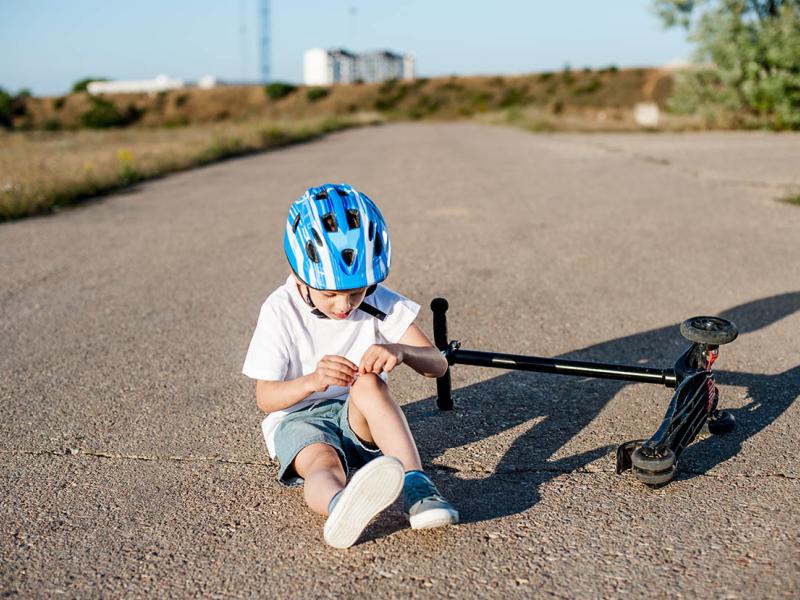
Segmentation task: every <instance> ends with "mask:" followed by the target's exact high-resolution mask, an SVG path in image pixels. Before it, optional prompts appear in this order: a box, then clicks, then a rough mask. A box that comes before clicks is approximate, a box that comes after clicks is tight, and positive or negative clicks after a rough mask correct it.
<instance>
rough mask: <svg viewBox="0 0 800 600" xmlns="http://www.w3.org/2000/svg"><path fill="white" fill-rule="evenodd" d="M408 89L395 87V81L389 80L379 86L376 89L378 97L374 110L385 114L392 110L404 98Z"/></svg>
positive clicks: (402, 86) (403, 86)
mask: <svg viewBox="0 0 800 600" xmlns="http://www.w3.org/2000/svg"><path fill="white" fill-rule="evenodd" d="M408 90H409V87H408V86H405V85H402V84H401V85H397V80H396V79H390V80H388V81H385V82H384V83H383V84H381V86H380V88H378V93H379V94H380V96H379V97H378V99H377V100H375V105H374V106H375V110H378V111H381V112H386V111H390V110H394V109H395V108H397V105H398V104H399V103H400V101H401V100H402V99H403V98H405V97H406V94H407V93H408Z"/></svg>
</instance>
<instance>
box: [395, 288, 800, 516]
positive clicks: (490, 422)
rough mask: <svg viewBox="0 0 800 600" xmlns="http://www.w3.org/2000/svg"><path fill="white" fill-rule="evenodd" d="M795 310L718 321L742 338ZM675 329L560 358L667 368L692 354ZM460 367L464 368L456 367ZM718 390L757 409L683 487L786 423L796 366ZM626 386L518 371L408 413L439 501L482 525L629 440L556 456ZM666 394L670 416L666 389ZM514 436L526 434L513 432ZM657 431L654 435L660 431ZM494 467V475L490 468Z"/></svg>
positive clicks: (799, 300) (771, 305) (748, 308)
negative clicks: (729, 390)
mask: <svg viewBox="0 0 800 600" xmlns="http://www.w3.org/2000/svg"><path fill="white" fill-rule="evenodd" d="M798 310H800V292H791V293H785V294H780V295H776V296H771V297H768V298H764V299H761V300H756V301H753V302H748V303H746V304H742V305H739V306H736V307H733V308H731V309H729V310H726V311H724V312H723V313H722V314H721V315H720V316H722V317H725V318H727V319H730V320H732V321H733V322H734V323H736V324H737V326H738V327H739V331H740V334H744V335H746V334H747V333H750V332H753V331H758V330H759V329H762V328H764V327H766V326H768V325H771V324H773V323H775V322H776V321H779V320H780V319H783V318H785V317H787V316H789V315H791V314H793V313H795V312H797V311H798ZM678 325H679V324H678V323H675V324H674V325H670V326H667V327H661V328H658V329H653V330H650V331H646V332H643V333H638V334H635V335H631V336H626V337H622V338H618V339H615V340H611V341H608V342H603V343H601V344H596V345H594V346H590V347H588V348H583V349H580V350H576V351H574V352H569V353H567V354H563V355H561V357H562V358H570V359H575V360H592V361H602V362H618V363H629V364H642V365H649V366H655V367H662V368H663V367H668V366H671V365H672V362H673V361H674V360H675V359H676V358H677V356H678V355H679V354H680V353H681V352H682V351H683V350H684V349H685V348H686V347H687V342H686V340H684V339H683V338H682V337H681V336H680V334H679V327H678ZM461 368H465V367H463V366H460V365H456V366H455V367H454V369H456V370H457V369H461ZM718 381H719V382H720V384H721V385H734V386H744V387H746V388H747V390H748V392H749V395H750V398H751V399H752V402H751V403H750V404H749V405H747V406H745V407H743V408H740V409H735V410H733V411H732V412H734V415H735V416H736V418H737V427H736V428H735V429H734V431H733V432H731V433H729V434H726V435H724V436H711V437H709V438H706V439H703V440H700V441H699V442H696V443H695V444H693V445H691V446H690V447H689V448H688V449H687V450H686V452H685V454H684V455H683V457H686V461H683V460H682V462H686V463H689V464H691V469H690V471H689V473H683V474H681V478H682V479H686V478H687V477H693V476H697V475H698V474H702V473H705V472H707V471H708V470H709V469H711V468H712V467H713V466H714V465H716V464H719V463H720V462H722V461H725V460H727V459H729V458H731V457H732V456H734V455H736V454H737V453H738V452H739V451H740V450H741V448H742V446H743V444H744V442H745V441H746V440H747V439H749V438H750V437H752V436H753V435H755V434H756V433H758V432H759V431H761V430H762V429H764V428H765V427H767V426H768V425H769V424H770V423H771V422H772V421H773V420H775V419H776V418H777V417H778V416H780V415H781V414H783V412H785V411H786V409H787V408H788V407H789V406H790V405H791V404H792V402H793V401H794V400H795V399H797V397H798V390H800V365H798V366H797V367H794V368H791V369H789V370H787V371H785V372H784V373H781V374H778V375H759V374H751V373H737V372H728V371H721V372H719V373H718ZM455 382H457V379H456V380H455V381H454V383H455ZM626 385H629V384H628V383H627V382H618V381H610V380H588V381H587V380H583V379H580V378H572V377H564V376H556V375H547V374H538V373H525V372H519V371H513V372H508V373H506V374H503V375H501V376H499V377H495V378H493V379H491V380H488V381H484V382H481V383H478V384H475V385H471V386H467V387H464V388H460V389H456V390H455V391H454V400H455V408H454V410H453V411H448V412H440V411H439V410H438V409H437V408H436V402H435V398H434V397H430V398H426V399H424V400H420V401H417V402H414V403H412V404H410V405H406V406H404V411H405V413H406V417H407V419H408V421H409V424H410V426H411V429H412V431H413V432H414V436H415V439H416V440H417V445H418V447H419V450H420V455H421V456H422V459H423V463H424V464H425V465H426V468H427V469H429V470H431V471H432V475H433V479H434V480H435V481H436V483H437V485H438V486H439V488H440V490H441V491H442V493H443V494H444V495H445V496H447V497H448V498H452V499H453V501H454V503H455V504H457V505H458V509H459V511H460V513H461V521H462V522H479V521H486V520H491V519H495V518H498V517H503V516H507V515H513V514H517V513H520V512H522V511H524V510H527V509H528V508H530V507H532V506H534V505H535V504H536V503H537V502H538V501H539V499H540V491H539V490H540V487H541V485H542V484H544V483H546V482H548V481H550V480H552V479H554V478H556V477H558V476H559V475H562V474H564V473H569V472H575V471H579V470H581V469H584V468H585V467H586V466H587V465H588V464H589V463H591V462H593V461H595V460H596V459H598V458H601V457H603V456H608V455H609V453H611V452H612V451H613V449H614V448H615V447H616V445H617V444H619V443H621V442H623V441H626V440H609V442H613V443H609V444H607V445H601V446H598V447H596V448H594V449H592V450H588V451H584V452H582V453H578V454H573V455H570V456H559V455H561V454H563V450H562V449H563V448H564V447H565V446H567V445H568V443H569V442H570V440H572V439H573V438H574V437H575V436H577V435H578V434H579V433H581V432H582V431H583V430H584V429H585V428H586V427H587V425H589V423H590V422H591V421H592V420H593V419H595V418H596V417H597V416H598V414H599V413H600V411H601V410H603V408H604V407H605V406H606V404H608V402H609V401H610V400H611V399H612V398H614V396H615V395H616V394H617V393H619V391H620V390H621V389H622V388H623V387H624V386H626ZM664 392H665V397H664V404H663V407H664V409H666V406H667V403H668V400H669V395H670V390H666V389H665V390H664ZM724 402H725V401H724V396H723V398H722V399H721V405H720V406H721V408H725V404H724ZM659 420H660V419H659ZM655 425H656V426H657V423H656V424H655ZM648 427H649V425H648ZM515 428H519V429H520V430H521V431H522V432H521V434H517V432H516V431H514V432H511V430H512V429H515ZM652 429H653V431H655V427H653V428H652ZM653 431H649V430H647V431H644V430H643V431H642V432H641V435H642V437H647V436H649V435H650V434H652V433H653ZM495 435H497V436H498V442H506V440H507V439H508V438H513V440H512V441H511V442H510V445H509V447H508V449H507V450H506V451H505V452H502V450H500V451H499V453H497V454H493V451H492V450H491V447H492V446H493V445H488V446H487V445H486V444H478V442H480V441H482V440H486V439H487V438H489V437H491V436H495ZM514 435H517V437H514ZM470 445H473V446H472V447H471V448H462V447H464V446H470ZM498 445H500V446H502V443H501V444H498ZM452 449H461V450H452ZM451 451H452V452H455V454H451V457H452V456H456V457H457V463H458V465H459V467H458V468H457V469H456V468H452V467H448V466H446V462H447V460H446V458H447V454H448V453H449V452H451ZM554 457H557V458H554ZM683 457H682V459H683ZM491 463H494V464H495V465H496V466H494V468H493V469H490V468H487V467H486V465H487V464H491ZM612 468H613V467H612Z"/></svg>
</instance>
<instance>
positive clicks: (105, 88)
mask: <svg viewBox="0 0 800 600" xmlns="http://www.w3.org/2000/svg"><path fill="white" fill-rule="evenodd" d="M184 86H185V84H184V82H183V81H180V80H179V79H170V78H169V77H167V76H166V75H159V76H157V77H156V78H155V79H140V80H132V81H92V82H91V83H89V85H88V86H86V90H87V91H88V92H89V93H90V94H92V95H95V94H136V93H148V94H156V93H158V92H165V91H167V90H179V89H181V88H182V87H184Z"/></svg>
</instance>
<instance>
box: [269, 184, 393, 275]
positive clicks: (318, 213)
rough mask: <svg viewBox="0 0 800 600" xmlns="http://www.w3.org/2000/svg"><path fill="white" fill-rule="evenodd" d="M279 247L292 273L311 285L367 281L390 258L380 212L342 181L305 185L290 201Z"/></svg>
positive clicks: (379, 272)
mask: <svg viewBox="0 0 800 600" xmlns="http://www.w3.org/2000/svg"><path fill="white" fill-rule="evenodd" d="M283 249H284V251H285V252H286V258H288V259H289V264H290V265H291V267H292V270H293V271H294V272H295V275H297V276H298V277H299V278H300V280H301V281H302V282H303V283H305V284H306V285H308V286H309V287H312V288H314V289H317V290H352V289H357V288H362V287H370V286H373V285H375V284H377V283H380V282H381V281H383V280H384V279H386V277H388V276H389V267H390V265H391V263H392V245H391V242H390V241H389V232H388V231H387V229H386V223H385V222H384V220H383V215H381V211H379V210H378V207H377V206H375V203H374V202H372V200H370V199H369V198H368V197H367V196H366V195H364V194H362V193H361V192H359V191H358V190H356V189H355V188H353V187H352V186H349V185H347V184H344V183H341V184H331V183H326V184H325V185H321V186H319V187H313V188H309V189H307V190H306V193H305V194H303V197H302V198H300V199H299V200H297V201H296V202H294V203H293V204H292V206H291V208H289V217H288V218H287V220H286V233H285V235H284V237H283Z"/></svg>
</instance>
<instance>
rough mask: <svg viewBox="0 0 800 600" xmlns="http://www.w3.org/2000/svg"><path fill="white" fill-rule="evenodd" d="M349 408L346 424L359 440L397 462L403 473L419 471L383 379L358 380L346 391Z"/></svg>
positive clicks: (403, 419)
mask: <svg viewBox="0 0 800 600" xmlns="http://www.w3.org/2000/svg"><path fill="white" fill-rule="evenodd" d="M349 405H350V409H349V413H348V415H347V420H348V422H349V423H350V428H351V429H352V430H353V433H355V434H356V435H357V436H358V437H359V439H361V440H363V441H365V442H367V443H368V444H374V445H376V446H378V448H380V449H381V452H383V454H385V455H386V456H394V457H395V458H397V459H399V460H400V462H402V463H403V468H404V469H405V470H406V471H413V470H422V462H421V461H420V458H419V452H418V451H417V445H416V443H415V442H414V437H413V436H412V435H411V430H410V429H409V428H408V422H407V421H406V417H405V415H404V414H403V411H402V410H401V409H400V406H398V404H397V403H396V402H395V401H394V400H393V399H392V397H391V396H390V395H389V388H388V386H387V385H386V383H384V381H383V379H381V378H380V377H378V376H377V375H375V374H374V373H366V374H364V375H361V376H359V378H358V379H357V380H356V382H355V383H354V384H353V386H352V387H351V388H350V402H349Z"/></svg>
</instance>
